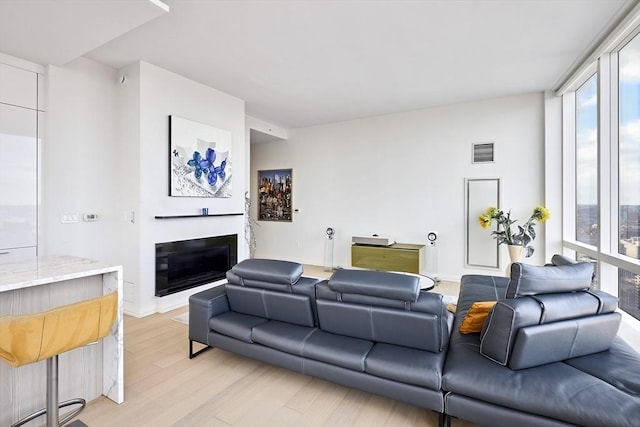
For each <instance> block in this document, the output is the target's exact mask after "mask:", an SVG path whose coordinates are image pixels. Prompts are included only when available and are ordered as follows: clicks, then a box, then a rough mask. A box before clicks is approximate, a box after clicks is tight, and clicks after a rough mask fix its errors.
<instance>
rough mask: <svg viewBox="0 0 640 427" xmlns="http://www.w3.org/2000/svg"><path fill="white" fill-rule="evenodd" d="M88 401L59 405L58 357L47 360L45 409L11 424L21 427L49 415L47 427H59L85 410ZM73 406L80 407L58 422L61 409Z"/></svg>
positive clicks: (70, 401)
mask: <svg viewBox="0 0 640 427" xmlns="http://www.w3.org/2000/svg"><path fill="white" fill-rule="evenodd" d="M86 404H87V401H86V400H84V399H80V398H78V399H70V400H66V401H64V402H61V403H58V355H55V356H52V357H50V358H48V359H47V403H46V407H45V408H44V409H40V410H39V411H37V412H34V413H33V414H30V415H27V416H26V417H24V418H23V419H21V420H19V421H16V422H15V423H14V424H11V427H20V426H22V425H24V424H26V423H28V422H29V421H32V420H35V419H36V418H38V417H40V416H42V415H45V414H47V424H46V427H59V426H63V425H64V424H66V423H67V422H68V421H69V420H71V418H73V417H75V416H76V415H78V414H79V413H80V411H82V410H83V409H84V407H85V406H86ZM71 405H80V407H79V408H78V409H75V410H73V411H71V412H70V413H68V414H66V415H65V416H64V417H63V418H62V419H60V420H58V416H59V408H65V407H67V406H71Z"/></svg>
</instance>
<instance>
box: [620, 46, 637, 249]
mask: <svg viewBox="0 0 640 427" xmlns="http://www.w3.org/2000/svg"><path fill="white" fill-rule="evenodd" d="M618 64H619V65H618V74H619V79H618V117H619V118H618V162H619V163H618V176H619V177H618V233H619V235H620V242H619V248H618V252H619V253H620V254H622V255H626V256H629V257H631V258H635V259H640V251H639V249H640V36H636V37H634V38H633V39H632V40H631V41H630V42H629V43H628V44H627V45H626V46H625V47H623V48H622V49H621V50H620V52H619V54H618Z"/></svg>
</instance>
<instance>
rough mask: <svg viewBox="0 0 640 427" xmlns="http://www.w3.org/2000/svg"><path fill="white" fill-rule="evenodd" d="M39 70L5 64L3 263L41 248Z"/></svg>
mask: <svg viewBox="0 0 640 427" xmlns="http://www.w3.org/2000/svg"><path fill="white" fill-rule="evenodd" d="M37 107H38V74H37V73H35V72H33V71H28V70H23V69H20V68H16V67H12V66H9V65H5V64H0V262H2V261H6V260H8V259H10V258H11V259H13V258H18V257H24V256H28V255H35V254H36V252H37V246H38V205H39V201H38V187H39V186H38V177H39V175H40V174H39V169H40V168H39V159H38V152H39V140H38V133H39V132H38V120H39V119H38V117H39V116H40V120H42V117H43V115H44V113H39V112H38V110H37Z"/></svg>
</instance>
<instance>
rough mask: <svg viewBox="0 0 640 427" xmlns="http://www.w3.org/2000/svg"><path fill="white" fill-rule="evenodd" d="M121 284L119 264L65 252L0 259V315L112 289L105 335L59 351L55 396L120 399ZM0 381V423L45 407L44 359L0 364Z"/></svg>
mask: <svg viewBox="0 0 640 427" xmlns="http://www.w3.org/2000/svg"><path fill="white" fill-rule="evenodd" d="M122 283H123V282H122V266H116V265H111V264H108V263H104V262H99V261H94V260H89V259H84V258H78V257H73V256H66V255H59V256H49V257H34V258H30V259H25V260H20V261H5V262H3V261H2V259H1V258H0V316H5V315H19V314H31V313H36V312H40V311H45V310H49V309H51V308H55V307H59V306H62V305H66V304H71V303H74V302H77V301H81V300H85V299H89V298H94V297H97V296H100V295H105V294H108V293H110V292H113V291H116V290H117V291H118V314H117V317H116V322H115V324H114V326H113V329H112V331H111V334H110V335H108V336H107V337H106V338H104V339H103V340H102V341H101V342H98V343H96V344H92V345H88V346H85V347H82V348H78V349H75V350H72V351H69V352H66V353H63V354H61V355H60V358H59V375H58V377H59V399H60V401H64V400H67V399H71V398H75V397H81V398H84V399H86V400H87V401H90V400H93V399H95V398H97V397H99V396H100V395H104V396H106V397H108V398H109V399H111V400H113V401H114V402H116V403H122V402H123V401H124V378H123V377H124V359H123V355H124V354H123V353H124V352H123V323H122ZM0 339H2V337H0ZM0 384H2V387H0V425H3V426H4V425H10V424H11V423H12V422H15V421H16V420H18V419H19V418H22V417H24V416H25V415H27V414H29V413H31V412H34V411H36V410H38V409H41V408H44V407H45V406H46V363H45V361H41V362H38V363H34V364H31V365H25V366H22V367H19V368H13V367H11V366H9V365H7V364H5V363H0ZM63 411H64V410H63ZM61 413H62V412H61Z"/></svg>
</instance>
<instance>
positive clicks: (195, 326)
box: [189, 286, 229, 345]
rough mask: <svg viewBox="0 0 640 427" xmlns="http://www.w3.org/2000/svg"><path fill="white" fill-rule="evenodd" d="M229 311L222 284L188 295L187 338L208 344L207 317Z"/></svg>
mask: <svg viewBox="0 0 640 427" xmlns="http://www.w3.org/2000/svg"><path fill="white" fill-rule="evenodd" d="M227 311H229V301H228V300H227V294H226V291H225V288H224V286H216V287H214V288H211V289H207V290H205V291H202V292H198V293H197V294H193V295H191V296H190V297H189V340H190V341H197V342H199V343H202V344H207V345H208V344H209V343H208V342H207V336H208V334H209V319H211V318H212V317H213V316H217V315H218V314H221V313H225V312H227Z"/></svg>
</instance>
